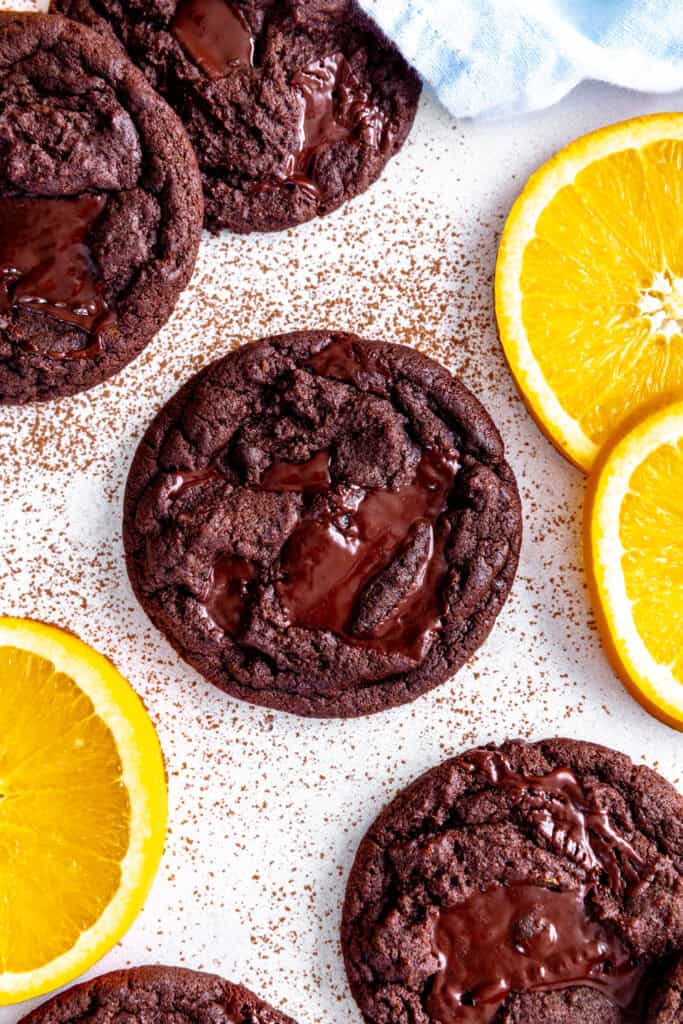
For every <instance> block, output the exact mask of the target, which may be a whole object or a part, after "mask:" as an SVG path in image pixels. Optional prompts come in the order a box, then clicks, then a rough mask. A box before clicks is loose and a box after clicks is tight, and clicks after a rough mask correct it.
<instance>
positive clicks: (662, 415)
mask: <svg viewBox="0 0 683 1024" xmlns="http://www.w3.org/2000/svg"><path fill="white" fill-rule="evenodd" d="M586 564H587V567H588V573H589V582H590V585H591V590H592V593H593V597H594V603H595V611H596V615H597V620H598V626H599V628H600V632H601V634H602V636H603V639H604V641H605V645H606V649H607V652H608V654H609V656H610V659H611V661H612V664H613V666H614V669H615V671H616V672H617V674H618V675H619V676H620V677H621V679H622V680H623V681H624V682H625V684H626V685H627V687H628V688H629V689H630V690H631V692H632V693H633V694H634V695H635V696H636V697H637V699H638V700H640V702H641V703H642V704H643V705H644V706H645V707H646V708H647V709H648V710H649V711H650V712H651V713H652V714H653V715H656V716H657V717H658V718H660V719H661V720H662V721H664V722H666V723H667V724H668V725H671V726H674V727H675V728H677V729H683V644H682V643H681V639H682V638H683V400H682V401H677V402H674V403H672V404H665V405H663V406H662V407H660V408H657V409H656V410H655V411H654V412H650V413H649V414H647V415H645V416H644V417H642V418H641V419H640V421H638V422H636V425H635V426H633V427H632V429H630V430H628V431H627V432H626V433H624V434H623V435H622V436H621V437H620V438H619V439H618V440H617V442H616V443H614V444H613V445H612V446H611V447H610V448H609V449H608V450H607V451H606V452H605V454H604V455H603V456H601V458H600V460H599V462H598V464H597V465H596V469H595V472H594V474H593V476H592V477H591V479H590V482H589V488H588V498H587V509H586Z"/></svg>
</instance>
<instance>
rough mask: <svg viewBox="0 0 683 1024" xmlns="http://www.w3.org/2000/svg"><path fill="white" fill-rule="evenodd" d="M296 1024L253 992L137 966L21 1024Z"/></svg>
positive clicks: (77, 988) (62, 997) (180, 971)
mask: <svg viewBox="0 0 683 1024" xmlns="http://www.w3.org/2000/svg"><path fill="white" fill-rule="evenodd" d="M86 1020H87V1021H88V1022H89V1024H111V1022H112V1021H121V1022H123V1021H125V1022H126V1024H135V1022H136V1021H137V1022H139V1024H169V1022H170V1021H183V1022H185V1024H294V1021H293V1020H292V1019H291V1017H285V1015H284V1013H278V1011H277V1010H274V1009H273V1008H272V1007H271V1006H268V1004H267V1003H264V1002H263V1001H262V1000H261V999H259V998H258V996H255V995H254V993H253V992H250V991H249V990H248V989H246V988H243V987H242V986H241V985H233V984H232V983H231V982H229V981H224V979H223V978H219V977H217V976H216V975H215V974H202V973H200V972H199V971H188V970H186V969H185V968H183V967H134V968H132V969H131V970H127V971H112V972H111V974H103V975H101V976H100V977H99V978H93V979H92V981H86V982H85V983H84V984H82V985H74V986H73V988H68V989H67V990H66V991H65V992H60V994H59V995H57V996H55V997H54V998H53V999H50V1000H49V1001H48V1002H47V1003H43V1005H42V1006H39V1007H38V1009H37V1010H34V1011H33V1013H29V1015H28V1016H27V1017H24V1018H23V1020H22V1021H20V1024H82V1022H83V1021H86Z"/></svg>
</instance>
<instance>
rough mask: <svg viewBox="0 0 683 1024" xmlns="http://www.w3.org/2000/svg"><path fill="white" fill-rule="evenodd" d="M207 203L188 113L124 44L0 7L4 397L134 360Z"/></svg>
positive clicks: (92, 379) (52, 391) (32, 393)
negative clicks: (156, 85) (184, 117)
mask: <svg viewBox="0 0 683 1024" xmlns="http://www.w3.org/2000/svg"><path fill="white" fill-rule="evenodd" d="M202 210H203V207H202V191H201V181H200V178H199V172H198V169H197V164H196V160H195V157H194V154H193V152H192V147H191V146H190V144H189V142H188V139H187V136H186V134H185V131H184V129H183V127H182V124H181V123H180V121H179V120H178V118H177V117H176V115H175V114H174V113H173V111H172V110H171V109H170V107H168V106H167V104H166V103H165V102H164V101H163V100H162V99H161V97H159V96H158V95H157V94H156V93H155V92H154V90H153V89H152V88H151V87H150V86H149V84H148V83H147V81H146V80H145V78H144V76H143V75H142V74H141V73H140V71H138V70H137V68H135V67H134V66H133V65H132V64H131V62H130V61H129V60H128V59H127V58H126V57H125V55H124V54H123V53H122V52H121V50H120V48H119V47H118V46H116V45H115V44H114V43H113V42H112V41H110V40H108V39H102V38H99V37H98V36H97V35H96V34H95V33H94V32H92V31H91V30H90V29H87V28H84V27H82V26H80V25H77V24H76V23H75V22H71V21H69V20H67V19H66V18H62V17H60V16H59V15H56V14H55V15H46V14H39V15H36V14H33V15H31V14H27V15H18V14H0V404H2V403H5V404H22V403H24V402H31V401H41V400H45V399H50V398H56V397H57V396H60V395H68V394H72V393H73V392H76V391H81V390H83V389H85V388H89V387H92V386H93V385H94V384H98V383H100V382H101V381H103V380H105V379H106V378H107V377H110V376H111V375H112V374H114V373H116V372H117V371H118V370H120V369H121V368H122V367H123V366H125V365H126V363H128V362H130V360H131V359H133V358H134V357H135V356H136V355H137V354H138V353H139V352H140V351H141V350H142V349H143V348H144V347H145V345H146V344H147V343H148V342H149V341H150V339H151V338H152V337H153V336H154V334H156V332H157V331H158V330H159V329H160V327H161V326H162V325H163V324H164V323H165V322H166V320H167V319H168V317H169V316H170V314H171V312H172V310H173V307H174V305H175V303H176V300H177V298H178V295H179V294H180V292H181V290H182V289H183V288H184V287H185V285H186V284H187V282H188V280H189V278H190V275H191V273H192V268H193V266H194V262H195V258H196V254H197V248H198V246H199V238H200V234H201V226H202V216H203V213H202Z"/></svg>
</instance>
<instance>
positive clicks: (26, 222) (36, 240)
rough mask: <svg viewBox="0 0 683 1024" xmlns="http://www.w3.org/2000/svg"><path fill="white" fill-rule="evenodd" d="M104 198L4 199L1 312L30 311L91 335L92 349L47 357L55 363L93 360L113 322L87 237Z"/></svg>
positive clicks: (1, 210) (0, 233)
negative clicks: (63, 360)
mask: <svg viewBox="0 0 683 1024" xmlns="http://www.w3.org/2000/svg"><path fill="white" fill-rule="evenodd" d="M105 205H106V198H105V197H104V196H82V197H81V198H78V199H42V198H30V199H18V198H4V199H0V312H2V313H8V312H9V311H10V310H12V309H30V310H33V311H34V312H38V313H43V314H45V315H46V316H49V317H51V318H52V319H53V320H59V321H61V322H62V323H67V324H73V325H74V326H76V327H80V328H81V329H82V330H84V331H87V332H88V334H90V335H91V336H93V337H94V341H93V342H92V343H91V344H90V345H88V346H87V347H84V348H80V349H76V350H72V351H66V352H46V353H41V354H45V355H49V356H51V357H52V358H54V359H86V358H93V357H94V356H96V355H97V354H98V352H99V351H100V350H101V335H102V332H103V331H104V330H105V329H106V328H107V327H109V326H111V324H112V323H113V322H114V315H113V313H112V312H111V310H110V309H109V308H108V307H107V304H106V302H105V300H104V296H103V294H102V283H101V280H100V278H99V274H98V271H97V268H96V265H95V262H94V259H93V256H92V253H91V251H90V248H89V246H88V244H87V242H86V238H87V236H88V233H89V232H90V230H91V228H92V227H93V225H94V224H95V221H96V220H97V219H98V217H99V216H100V215H101V213H102V211H103V210H104V207H105Z"/></svg>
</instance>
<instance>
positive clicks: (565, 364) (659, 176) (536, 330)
mask: <svg viewBox="0 0 683 1024" xmlns="http://www.w3.org/2000/svg"><path fill="white" fill-rule="evenodd" d="M496 313H497V316H498V324H499V330H500V336H501V341H502V344H503V347H504V350H505V354H506V356H507V359H508V362H509V364H510V367H511V370H512V373H513V375H514V377H515V379H516V381H517V383H518V385H519V387H520V390H521V391H522V394H523V396H524V399H525V401H526V403H527V405H528V406H529V408H530V410H531V412H532V414H533V415H534V417H535V418H536V420H537V421H538V423H539V425H540V426H541V428H542V429H543V430H544V432H545V433H546V434H547V435H548V436H549V437H550V439H551V440H552V441H553V443H554V444H555V445H556V446H557V447H558V448H559V449H560V450H561V451H562V452H563V453H564V454H565V455H566V456H567V457H568V458H570V459H571V460H572V461H573V462H575V463H576V464H577V465H579V466H581V467H582V468H584V469H590V467H591V466H592V464H593V462H594V460H595V458H596V455H597V453H598V451H599V449H600V447H601V446H602V445H603V444H604V443H605V441H606V440H607V439H609V438H610V437H611V436H612V435H613V434H614V433H615V431H617V430H618V428H619V426H620V425H621V424H622V423H623V422H625V420H626V418H628V416H630V415H631V414H632V413H633V412H634V410H636V409H638V408H640V407H641V405H642V404H643V403H645V402H648V401H650V400H651V399H652V398H653V397H655V396H658V395H661V394H667V393H672V392H674V391H675V390H676V389H677V388H679V387H681V386H683V114H657V115H653V116H652V117H644V118H638V119H636V120H634V121H627V122H624V123H623V124H618V125H612V126H610V127H607V128H604V129H602V130H600V131H598V132H595V133H594V134H592V135H588V136H586V137H584V138H582V139H578V140H577V141H576V142H573V143H572V144H571V145H570V146H568V147H567V148H566V149H564V150H562V152H560V153H558V154H557V156H555V157H554V158H553V159H552V160H550V161H549V162H548V163H547V164H545V165H544V166H543V167H542V168H541V169H540V170H539V171H537V172H536V174H534V175H532V177H531V178H530V180H529V182H528V184H527V186H526V188H525V189H524V191H523V192H522V195H521V196H520V197H519V199H518V200H517V202H516V203H515V205H514V207H513V209H512V211H511V213H510V216H509V218H508V221H507V224H506V226H505V230H504V232H503V238H502V240H501V246H500V251H499V256H498V265H497V269H496Z"/></svg>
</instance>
